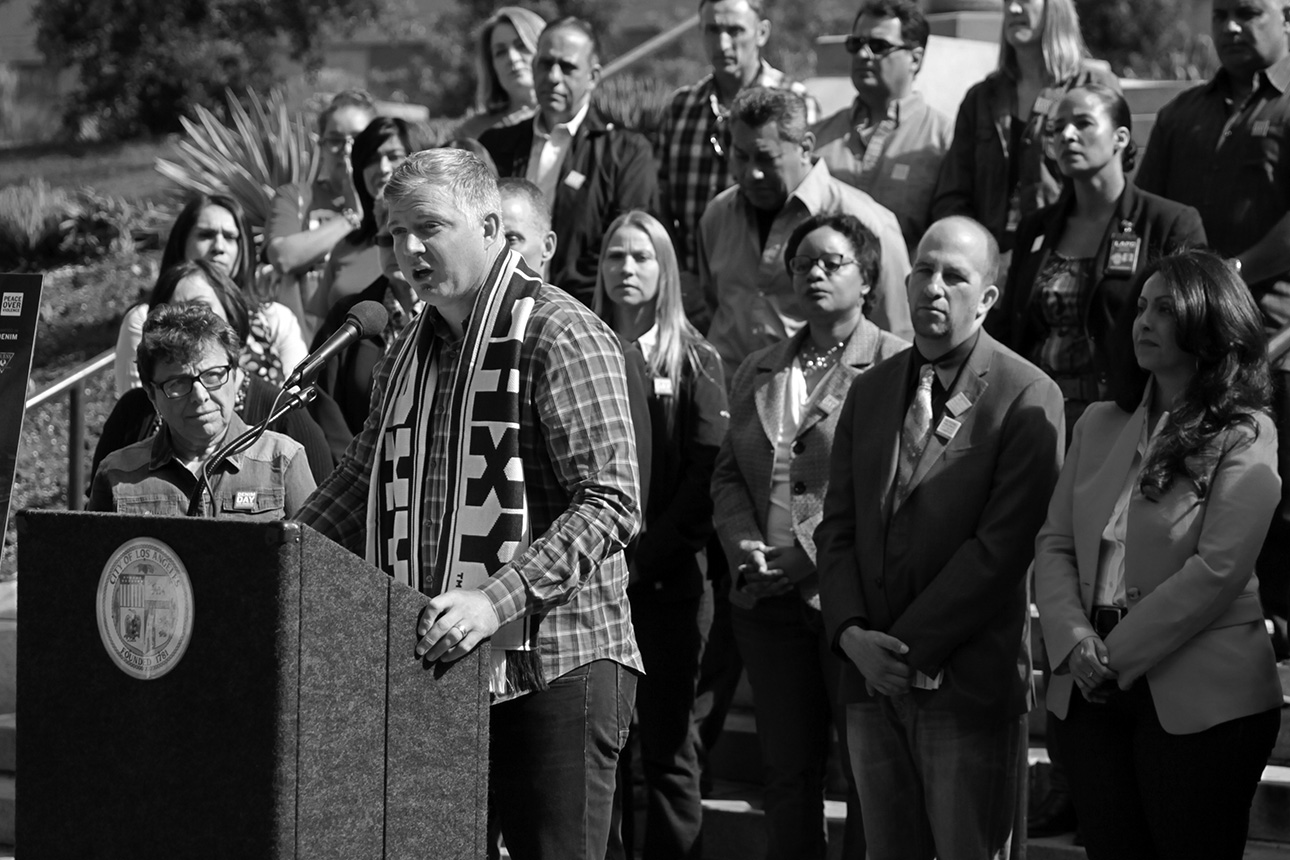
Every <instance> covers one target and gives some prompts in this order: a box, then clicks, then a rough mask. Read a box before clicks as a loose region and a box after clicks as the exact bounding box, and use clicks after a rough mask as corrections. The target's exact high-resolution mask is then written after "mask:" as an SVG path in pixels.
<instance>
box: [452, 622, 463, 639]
mask: <svg viewBox="0 0 1290 860" xmlns="http://www.w3.org/2000/svg"><path fill="white" fill-rule="evenodd" d="M452 629H453V630H456V631H457V635H458V636H460V637H461V639H458V640H457V641H458V642H460V641H462V640H463V639H465V638H466V631H465V630H462V629H461V625H460V624H457V625H454V626H453V628H452Z"/></svg>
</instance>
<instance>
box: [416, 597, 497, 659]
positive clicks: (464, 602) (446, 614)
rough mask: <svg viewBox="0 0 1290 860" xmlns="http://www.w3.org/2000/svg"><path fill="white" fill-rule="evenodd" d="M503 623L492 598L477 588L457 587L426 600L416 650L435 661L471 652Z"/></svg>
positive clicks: (418, 629) (419, 655)
mask: <svg viewBox="0 0 1290 860" xmlns="http://www.w3.org/2000/svg"><path fill="white" fill-rule="evenodd" d="M499 626H500V624H499V623H498V620H497V613H496V612H495V611H494V610H493V604H492V602H491V601H490V600H489V599H488V598H487V597H485V596H484V594H483V592H482V591H479V590H478V589H474V588H454V589H452V590H451V591H446V592H444V593H443V594H440V595H439V596H438V597H436V598H434V599H433V600H431V601H430V602H429V603H428V604H426V607H425V609H422V610H421V618H420V619H419V620H418V621H417V635H418V636H420V637H421V639H420V641H418V642H417V647H416V654H417V656H418V657H424V658H425V659H426V660H428V661H429V662H431V663H433V662H435V661H436V660H445V661H447V662H452V661H453V660H460V659H461V658H462V657H465V656H466V655H467V654H469V653H470V651H471V649H473V648H474V647H475V646H476V645H478V644H479V643H480V642H483V641H484V640H485V639H487V638H489V637H490V636H492V635H493V634H494V633H496V632H497V628H498V627H499Z"/></svg>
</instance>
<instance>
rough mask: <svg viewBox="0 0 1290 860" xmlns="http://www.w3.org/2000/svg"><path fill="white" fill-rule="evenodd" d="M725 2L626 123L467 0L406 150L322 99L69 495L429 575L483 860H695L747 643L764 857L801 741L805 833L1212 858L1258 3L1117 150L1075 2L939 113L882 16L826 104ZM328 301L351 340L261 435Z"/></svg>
mask: <svg viewBox="0 0 1290 860" xmlns="http://www.w3.org/2000/svg"><path fill="white" fill-rule="evenodd" d="M763 2H764V0H700V4H699V13H700V20H701V33H702V40H703V45H704V48H705V51H706V53H707V55H708V59H709V60H710V61H711V64H712V71H711V73H710V74H709V75H707V76H706V77H704V78H703V79H702V80H700V81H699V82H697V83H696V84H694V85H693V86H687V87H684V88H682V89H681V90H679V91H678V92H677V93H676V94H675V95H674V96H673V98H672V99H671V102H670V104H669V105H668V106H667V108H666V110H665V113H664V115H663V116H662V117H661V124H660V128H659V131H658V134H657V138H656V139H655V140H654V141H653V142H651V140H649V139H647V138H646V137H644V136H643V135H641V134H639V133H637V132H635V131H632V130H629V129H624V128H619V127H616V126H615V125H613V124H612V123H609V122H607V121H606V120H605V119H604V118H603V117H601V116H600V115H599V113H598V112H597V110H596V108H595V106H594V103H593V101H594V100H593V98H592V96H593V94H594V91H595V89H596V86H597V84H598V82H599V80H600V74H601V67H600V48H599V43H598V40H597V35H596V33H595V31H594V29H593V28H592V27H591V25H589V24H588V23H587V22H585V21H583V20H581V19H578V18H563V19H560V20H557V21H553V22H549V23H548V22H546V21H544V20H542V19H541V18H540V17H538V16H537V15H536V14H534V13H533V12H532V11H529V10H527V9H523V8H520V7H503V8H500V9H498V10H497V11H496V13H495V14H494V15H493V16H492V17H490V18H489V19H488V20H487V21H486V22H485V23H484V24H483V25H482V26H481V27H480V29H479V33H478V39H477V43H476V51H477V60H478V72H479V85H478V96H477V101H478V104H477V110H476V112H475V113H474V114H473V115H472V116H471V117H470V118H469V119H468V120H467V121H466V122H465V124H464V125H463V126H462V127H461V128H460V129H458V131H457V134H456V137H455V138H454V139H453V140H452V141H450V142H449V143H448V144H446V145H444V146H442V147H438V148H434V149H420V148H419V146H418V141H416V140H415V139H414V134H413V132H412V130H411V129H409V127H408V126H407V125H406V124H405V123H403V122H402V121H401V120H398V119H394V118H389V117H384V116H380V115H379V113H378V110H377V107H376V105H375V104H374V102H373V101H372V100H371V98H370V97H368V96H367V95H366V94H364V93H362V92H358V91H351V92H345V93H342V94H340V95H338V96H336V97H335V98H334V99H333V100H332V102H331V104H330V105H329V106H328V107H327V109H326V110H325V111H324V112H323V113H322V116H321V117H320V121H319V127H318V138H319V146H320V158H319V169H318V172H317V176H316V177H315V178H314V179H313V180H312V181H311V182H309V183H303V184H299V185H290V186H285V187H283V188H282V189H279V191H278V194H277V199H276V201H275V203H274V207H273V215H272V217H271V219H270V220H269V223H268V224H267V225H266V226H265V230H264V235H263V241H262V247H260V248H259V249H258V250H257V246H256V244H255V242H254V241H253V240H252V232H251V229H250V226H249V225H248V223H247V220H246V217H245V214H244V212H243V210H242V207H241V206H240V205H239V204H238V203H237V202H236V200H234V199H233V198H231V197H229V196H225V195H209V196H206V195H204V196H201V197H198V198H194V199H193V200H192V201H190V202H189V203H188V205H187V206H185V208H184V209H183V211H182V212H181V213H180V215H179V216H178V218H177V219H176V222H175V225H174V228H173V230H172V233H171V236H170V240H169V242H168V243H167V245H166V248H165V253H164V256H163V260H162V270H161V274H160V275H159V277H158V279H157V282H156V284H155V286H154V287H153V289H152V291H151V294H150V296H149V298H148V300H147V302H145V303H142V304H141V305H140V306H139V307H138V308H135V309H132V310H131V311H130V312H129V313H128V314H127V315H126V319H125V320H124V321H123V323H122V327H121V335H120V340H119V348H118V356H117V368H116V369H117V374H116V376H117V387H118V394H119V395H120V401H119V403H118V405H117V407H116V409H115V410H114V412H113V414H112V416H111V417H110V418H109V419H108V425H107V427H105V430H104V433H103V436H102V439H101V441H100V444H99V450H98V451H97V452H96V454H95V477H94V480H93V485H92V488H91V493H90V507H91V509H94V510H102V511H119V512H122V513H134V514H143V513H146V514H161V515H176V516H177V515H183V514H185V513H186V512H192V511H194V510H197V511H199V512H200V513H203V514H205V515H207V516H216V517H249V518H261V519H276V518H282V517H291V518H295V519H297V520H299V521H301V522H303V523H306V524H308V525H311V526H313V527H314V528H316V529H318V530H319V531H321V532H322V533H323V534H325V535H327V536H328V537H330V538H331V539H333V540H335V541H336V542H338V543H339V544H341V545H342V546H344V547H346V548H348V549H350V550H351V551H352V552H354V553H355V554H357V555H360V556H362V557H364V558H365V559H366V560H367V561H368V562H369V563H371V564H372V565H373V566H375V567H376V568H377V569H379V570H382V571H384V572H385V573H386V574H388V575H389V576H390V577H392V578H393V579H395V580H397V581H399V582H401V583H403V584H405V585H407V586H409V587H411V588H415V589H418V590H420V591H422V592H423V593H425V594H426V595H427V596H428V597H430V598H431V599H430V600H429V603H428V605H427V607H426V609H425V610H424V611H423V612H422V614H421V617H420V619H419V621H418V624H417V629H416V630H415V631H408V634H409V636H410V637H413V638H414V639H415V642H416V645H415V648H416V653H417V654H418V655H421V656H423V657H424V659H426V660H427V661H431V662H433V661H440V660H443V661H452V660H455V659H458V658H460V657H461V656H463V655H464V654H466V653H469V652H470V651H471V650H473V649H474V648H475V647H476V646H477V645H478V644H479V643H481V642H483V641H485V640H489V641H490V642H491V649H490V654H491V658H490V659H491V665H490V670H491V671H490V692H491V696H492V703H493V704H492V708H491V717H490V722H491V737H490V762H491V770H490V785H491V797H490V807H491V814H490V825H489V826H490V838H489V843H490V850H492V851H493V852H496V850H497V844H498V835H499V834H500V836H501V838H503V839H504V840H505V845H506V848H507V850H508V851H509V852H510V854H511V856H513V857H516V858H525V860H527V858H560V860H565V858H572V857H582V858H587V860H602V858H622V857H628V856H632V855H633V854H634V851H635V846H636V845H638V844H639V845H641V846H643V848H642V851H643V856H644V857H645V858H647V860H656V858H659V859H660V860H661V858H697V857H699V856H701V853H702V823H703V820H702V819H703V816H702V804H701V797H702V793H703V791H704V790H705V787H706V786H705V762H706V756H707V753H708V752H709V751H710V750H711V749H712V747H713V745H714V744H715V741H716V738H717V736H718V734H719V732H720V727H721V725H722V723H723V722H724V719H725V714H726V709H727V708H728V707H729V703H730V699H731V696H732V694H733V690H734V686H735V684H736V683H737V681H738V679H739V677H740V675H741V673H742V672H744V671H745V670H746V674H747V678H748V680H749V682H750V685H751V688H752V692H753V698H754V711H755V718H756V724H757V735H758V741H759V744H760V749H761V761H762V767H763V771H764V810H765V816H764V822H765V831H766V844H767V849H766V857H767V858H770V860H780V858H792V860H798V858H823V857H824V856H825V852H826V827H825V820H824V788H825V782H826V778H827V775H826V774H827V768H826V764H827V761H828V758H829V751H830V747H831V744H832V743H833V740H834V738H836V743H837V749H838V750H839V752H840V753H841V758H842V761H843V762H844V764H845V767H844V771H845V778H846V788H847V792H846V798H847V820H846V827H845V831H844V833H845V835H844V845H843V852H842V854H843V856H845V857H848V858H863V857H865V856H868V857H871V858H874V860H888V858H891V860H907V858H929V860H930V858H933V857H940V858H942V860H947V858H960V857H961V858H1010V857H1015V856H1022V853H1023V852H1024V843H1025V838H1026V834H1027V831H1029V833H1030V834H1031V835H1046V834H1048V833H1053V832H1060V831H1062V830H1068V829H1073V828H1074V827H1075V824H1076V821H1078V825H1079V831H1080V838H1081V839H1082V840H1083V841H1084V843H1085V844H1086V850H1087V852H1088V855H1089V857H1090V858H1093V860H1099V858H1138V859H1139V860H1140V858H1156V857H1159V858H1165V857H1168V858H1188V857H1195V858H1205V860H1212V858H1239V857H1240V856H1241V854H1242V850H1243V846H1244V842H1245V838H1246V833H1247V830H1248V818H1249V811H1250V806H1251V802H1252V800H1253V797H1254V792H1255V789H1256V787H1257V785H1258V782H1259V777H1260V774H1261V771H1262V768H1263V765H1264V764H1265V762H1266V761H1267V759H1268V756H1269V755H1270V753H1271V750H1272V748H1273V745H1274V743H1275V740H1276V736H1277V731H1278V726H1279V723H1280V708H1281V707H1282V703H1283V698H1282V691H1281V687H1280V682H1279V680H1278V676H1277V671H1276V661H1277V660H1278V659H1286V658H1287V657H1290V651H1288V650H1287V646H1286V641H1285V617H1286V614H1287V611H1286V609H1287V607H1286V604H1287V602H1288V600H1290V595H1288V594H1287V579H1288V574H1290V516H1288V515H1287V510H1286V506H1285V505H1284V504H1283V503H1282V489H1281V487H1282V478H1283V477H1284V476H1286V475H1287V474H1290V451H1287V450H1285V448H1290V446H1284V448H1279V447H1278V444H1277V439H1278V431H1280V433H1281V434H1282V435H1284V434H1285V433H1287V432H1288V431H1287V429H1286V428H1287V426H1288V425H1290V417H1288V415H1290V405H1287V404H1286V403H1285V398H1286V395H1287V391H1288V389H1290V382H1288V380H1290V372H1288V371H1287V370H1285V369H1284V368H1283V367H1282V366H1281V364H1280V363H1278V364H1276V365H1270V363H1269V353H1268V343H1269V336H1270V335H1271V334H1273V333H1275V332H1277V331H1278V330H1279V329H1280V328H1282V327H1283V326H1286V325H1287V324H1288V323H1290V161H1287V162H1286V163H1285V164H1284V165H1283V164H1282V162H1281V159H1280V155H1281V145H1280V144H1281V143H1282V142H1283V140H1284V139H1285V138H1286V136H1287V135H1290V121H1288V120H1287V113H1290V90H1287V87H1288V86H1290V46H1288V44H1287V37H1288V35H1290V6H1288V5H1287V3H1286V0H1211V2H1212V6H1213V15H1212V21H1213V36H1214V42H1215V46H1216V49H1217V52H1218V57H1219V60H1220V62H1221V65H1222V68H1221V70H1220V71H1219V72H1218V73H1217V74H1216V76H1215V77H1214V78H1213V80H1211V81H1209V82H1208V83H1206V84H1204V85H1202V86H1199V87H1196V88H1195V89H1193V90H1190V91H1187V92H1185V93H1183V94H1182V95H1180V96H1179V97H1177V98H1176V99H1175V100H1174V101H1173V102H1171V103H1170V104H1169V105H1167V106H1166V107H1165V108H1164V109H1162V110H1161V112H1160V114H1159V117H1158V119H1157V122H1156V124H1155V126H1154V128H1153V130H1152V132H1151V136H1150V141H1149V145H1148V146H1147V148H1146V151H1145V155H1144V157H1143V158H1142V164H1141V167H1140V168H1139V169H1138V170H1137V173H1136V176H1135V174H1134V169H1135V167H1136V165H1135V161H1136V160H1137V158H1138V153H1137V148H1136V146H1135V144H1134V141H1133V137H1132V131H1133V129H1132V119H1131V116H1130V111H1129V108H1128V105H1127V103H1126V101H1125V99H1124V96H1123V95H1122V93H1121V92H1120V89H1119V84H1118V82H1117V80H1116V79H1115V77H1114V76H1112V75H1111V74H1110V73H1109V71H1108V70H1107V67H1106V66H1105V64H1103V63H1100V62H1098V61H1097V60H1095V59H1093V58H1092V57H1091V56H1090V55H1089V51H1088V49H1087V47H1086V46H1085V44H1084V42H1083V40H1082V38H1081V36H1080V29H1079V21H1078V17H1077V15H1076V11H1075V7H1074V4H1073V2H1072V0H1006V2H1005V3H1004V13H1003V29H1002V33H1001V36H1000V57H999V64H998V69H997V71H995V72H992V73H991V74H989V75H988V76H987V77H986V78H985V79H984V80H983V81H981V82H979V83H977V84H976V85H975V86H973V87H972V88H971V89H970V90H969V91H968V93H967V95H966V97H965V99H964V101H963V103H962V106H961V107H960V109H959V113H958V117H957V119H956V120H951V119H950V118H949V117H946V116H944V115H942V114H940V113H939V112H938V111H937V110H936V109H935V108H933V107H931V106H929V105H928V104H927V102H926V101H924V99H923V97H922V96H921V95H920V94H919V92H918V90H917V89H916V82H917V75H918V72H919V70H920V68H921V67H922V65H923V62H924V60H925V57H926V54H927V51H928V50H929V37H928V34H929V28H928V24H927V21H926V19H925V18H924V16H923V14H922V12H921V11H920V9H919V6H918V3H917V2H916V0H858V8H857V10H856V15H855V18H854V22H853V24H852V27H851V31H850V34H849V35H848V36H847V39H846V50H847V52H848V53H849V54H850V55H851V57H852V66H851V70H852V74H851V78H852V83H853V84H854V86H855V91H856V95H855V99H854V101H853V103H852V104H851V105H849V106H848V107H846V108H844V109H843V110H841V111H839V112H838V113H836V114H834V115H832V116H828V117H821V116H820V115H819V109H818V106H817V105H816V104H815V102H814V100H813V99H811V98H810V97H809V96H808V95H807V94H806V93H805V91H804V89H803V88H802V87H801V85H800V84H799V83H797V82H795V81H792V80H791V79H790V78H789V77H788V76H786V75H785V74H783V73H782V72H780V71H779V70H777V69H775V68H773V67H771V65H770V64H769V63H768V62H767V61H766V60H765V59H764V57H763V56H762V49H763V48H764V47H765V46H766V45H767V43H768V41H769V40H770V38H772V33H771V28H770V23H769V21H768V20H767V19H766V17H765V14H764V11H765V10H764V8H763ZM261 261H262V262H261ZM257 263H260V264H259V265H257ZM359 302H374V303H377V304H379V305H381V306H383V307H384V309H385V311H386V313H387V316H386V320H387V321H386V323H385V325H384V326H383V328H382V329H381V330H380V331H379V332H367V333H366V334H365V336H364V337H362V338H361V339H360V340H358V341H357V342H355V343H353V344H350V345H349V346H347V347H345V348H344V349H343V350H341V351H339V352H338V353H336V354H334V355H332V356H331V357H330V358H329V359H328V360H327V361H326V362H325V363H324V364H323V365H322V368H321V370H320V371H319V373H318V374H317V380H316V384H315V388H316V396H315V397H314V398H313V399H312V401H310V402H308V403H307V405H306V406H305V407H304V408H302V409H297V410H293V411H289V412H287V413H286V414H285V415H284V416H282V417H280V418H277V419H276V420H274V421H272V422H271V419H273V418H274V412H275V411H276V406H277V405H278V404H279V403H280V402H281V401H282V400H283V399H284V398H286V397H289V396H290V394H291V392H287V393H285V394H284V392H283V389H282V386H283V385H284V384H286V383H288V382H294V381H295V380H294V378H293V376H292V372H293V370H295V369H296V368H297V367H298V366H300V365H301V362H302V360H303V359H304V358H305V356H306V354H307V353H306V349H305V344H306V342H311V343H312V344H313V346H314V348H317V347H318V346H319V345H320V344H322V343H324V342H325V341H326V340H327V339H328V338H329V337H330V336H331V335H332V334H333V333H334V332H336V331H338V330H339V329H341V328H342V326H343V325H344V323H345V320H346V316H347V314H349V313H350V311H351V309H353V308H354V307H355V306H356V305H357V304H358V303H359ZM248 426H252V427H258V428H264V427H267V428H268V429H267V430H266V431H265V432H264V433H263V435H262V436H260V437H259V439H258V440H257V441H256V442H255V443H254V444H252V445H251V446H250V447H246V448H244V449H243V450H240V451H238V452H237V453H235V454H233V455H232V456H229V457H227V458H222V459H221V458H217V457H213V455H214V454H215V453H216V452H217V451H219V450H220V449H221V448H222V447H223V446H224V445H225V443H227V442H228V441H229V440H231V439H233V438H235V437H237V436H238V435H240V434H241V433H243V432H244V431H245V430H246V428H247V427H248ZM1032 600H1033V603H1034V604H1035V605H1037V607H1038V619H1039V622H1038V623H1039V625H1040V627H1041V628H1042V641H1043V644H1044V648H1043V651H1042V653H1038V654H1031V649H1030V643H1031V633H1030V624H1031V612H1030V610H1031V604H1032ZM1265 616H1267V619H1266V620H1267V621H1270V622H1271V623H1270V625H1269V624H1268V623H1266V621H1265ZM1269 627H1271V629H1272V630H1273V634H1272V635H1271V636H1269V635H1268V632H1267V630H1268V629H1269ZM1034 664H1038V665H1037V668H1040V669H1042V670H1043V671H1044V673H1045V688H1046V696H1047V711H1048V713H1049V715H1050V719H1049V725H1048V743H1049V749H1050V753H1051V757H1052V761H1053V778H1052V788H1051V790H1050V792H1049V794H1048V795H1047V796H1046V797H1043V798H1038V799H1036V802H1034V803H1032V804H1031V806H1032V807H1033V809H1032V810H1031V815H1030V821H1029V824H1027V812H1028V807H1027V800H1026V795H1027V791H1026V762H1027V744H1026V737H1027V735H1026V732H1027V718H1026V714H1027V713H1028V711H1029V710H1030V709H1031V707H1032V706H1033V705H1034V702H1033V701H1032V700H1033V698H1034V696H1033V690H1034V687H1033V684H1032V675H1031V672H1032V666H1033V665H1034ZM633 735H634V736H635V737H636V738H637V739H638V743H637V744H635V745H632V746H638V748H639V751H640V757H641V768H640V769H641V771H642V773H643V777H644V792H643V796H644V798H645V799H646V809H645V810H644V813H645V814H644V820H645V830H644V833H643V834H640V836H639V838H637V837H636V835H635V834H633V833H632V827H631V825H632V821H633V820H634V815H633V811H632V800H633V796H634V794H635V792H634V790H633V781H632V778H631V762H630V761H629V760H628V758H627V756H626V751H627V750H628V749H629V748H631V746H629V738H631V737H632V736H633Z"/></svg>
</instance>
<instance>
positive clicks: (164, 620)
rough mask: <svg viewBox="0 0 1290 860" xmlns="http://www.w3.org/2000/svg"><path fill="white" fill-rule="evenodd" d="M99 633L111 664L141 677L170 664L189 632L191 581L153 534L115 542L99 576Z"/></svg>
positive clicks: (181, 653)
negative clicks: (116, 544) (116, 545)
mask: <svg viewBox="0 0 1290 860" xmlns="http://www.w3.org/2000/svg"><path fill="white" fill-rule="evenodd" d="M96 605H97V608H98V622H99V635H100V636H101V637H103V647H104V648H106V649H107V652H108V655H109V656H111V658H112V662H114V663H116V665H117V666H118V667H120V669H121V671H123V672H125V673H126V674H128V675H133V676H134V677H136V678H140V679H142V680H145V681H147V680H152V679H154V678H160V677H161V676H162V675H164V674H166V673H167V672H169V671H170V670H171V669H173V668H175V666H176V664H178V663H179V660H180V658H181V657H183V656H184V650H185V649H186V648H187V647H188V640H189V639H190V638H191V636H192V632H193V584H192V582H190V581H189V579H188V571H187V569H185V568H184V563H183V562H182V561H180V560H179V556H178V555H177V554H176V553H175V551H174V550H173V549H171V548H170V547H168V546H166V544H164V543H162V542H161V541H159V540H156V539H155V538H135V539H134V540H130V541H127V542H125V543H123V544H122V545H121V546H119V547H118V548H117V550H116V552H114V553H113V554H112V557H111V558H110V559H108V563H107V565H106V566H104V568H103V575H102V576H101V577H99V591H98V601H97V604H96Z"/></svg>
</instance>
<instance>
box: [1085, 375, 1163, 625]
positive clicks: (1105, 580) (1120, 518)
mask: <svg viewBox="0 0 1290 860" xmlns="http://www.w3.org/2000/svg"><path fill="white" fill-rule="evenodd" d="M1152 388H1153V384H1148V385H1147V390H1146V392H1145V394H1144V395H1143V397H1142V408H1143V410H1144V411H1146V412H1147V414H1148V415H1149V414H1150V410H1149V409H1148V406H1149V404H1150V402H1151V400H1150V397H1151V392H1152ZM1168 420H1169V413H1168V412H1165V413H1164V414H1162V415H1161V416H1160V419H1159V420H1158V421H1156V426H1155V428H1150V427H1148V426H1147V422H1146V421H1143V422H1142V432H1141V433H1140V434H1139V435H1138V447H1137V450H1136V451H1134V452H1133V461H1132V462H1131V463H1130V464H1129V470H1128V472H1126V473H1125V476H1124V486H1123V487H1121V488H1120V495H1119V497H1118V498H1117V499H1116V500H1115V507H1114V508H1112V509H1111V516H1110V517H1108V518H1107V520H1106V528H1104V529H1102V541H1101V544H1100V545H1099V547H1098V558H1097V581H1096V583H1095V585H1094V587H1093V605H1094V606H1127V605H1128V601H1127V600H1125V596H1124V546H1125V541H1126V539H1127V535H1128V531H1129V501H1130V500H1131V499H1132V498H1133V493H1134V491H1135V490H1136V489H1137V486H1138V476H1139V475H1140V474H1141V473H1142V464H1143V463H1144V462H1145V461H1146V459H1147V451H1149V450H1150V449H1151V445H1152V443H1154V442H1155V440H1156V437H1157V436H1159V435H1160V428H1161V427H1164V426H1165V422H1167V421H1168Z"/></svg>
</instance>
